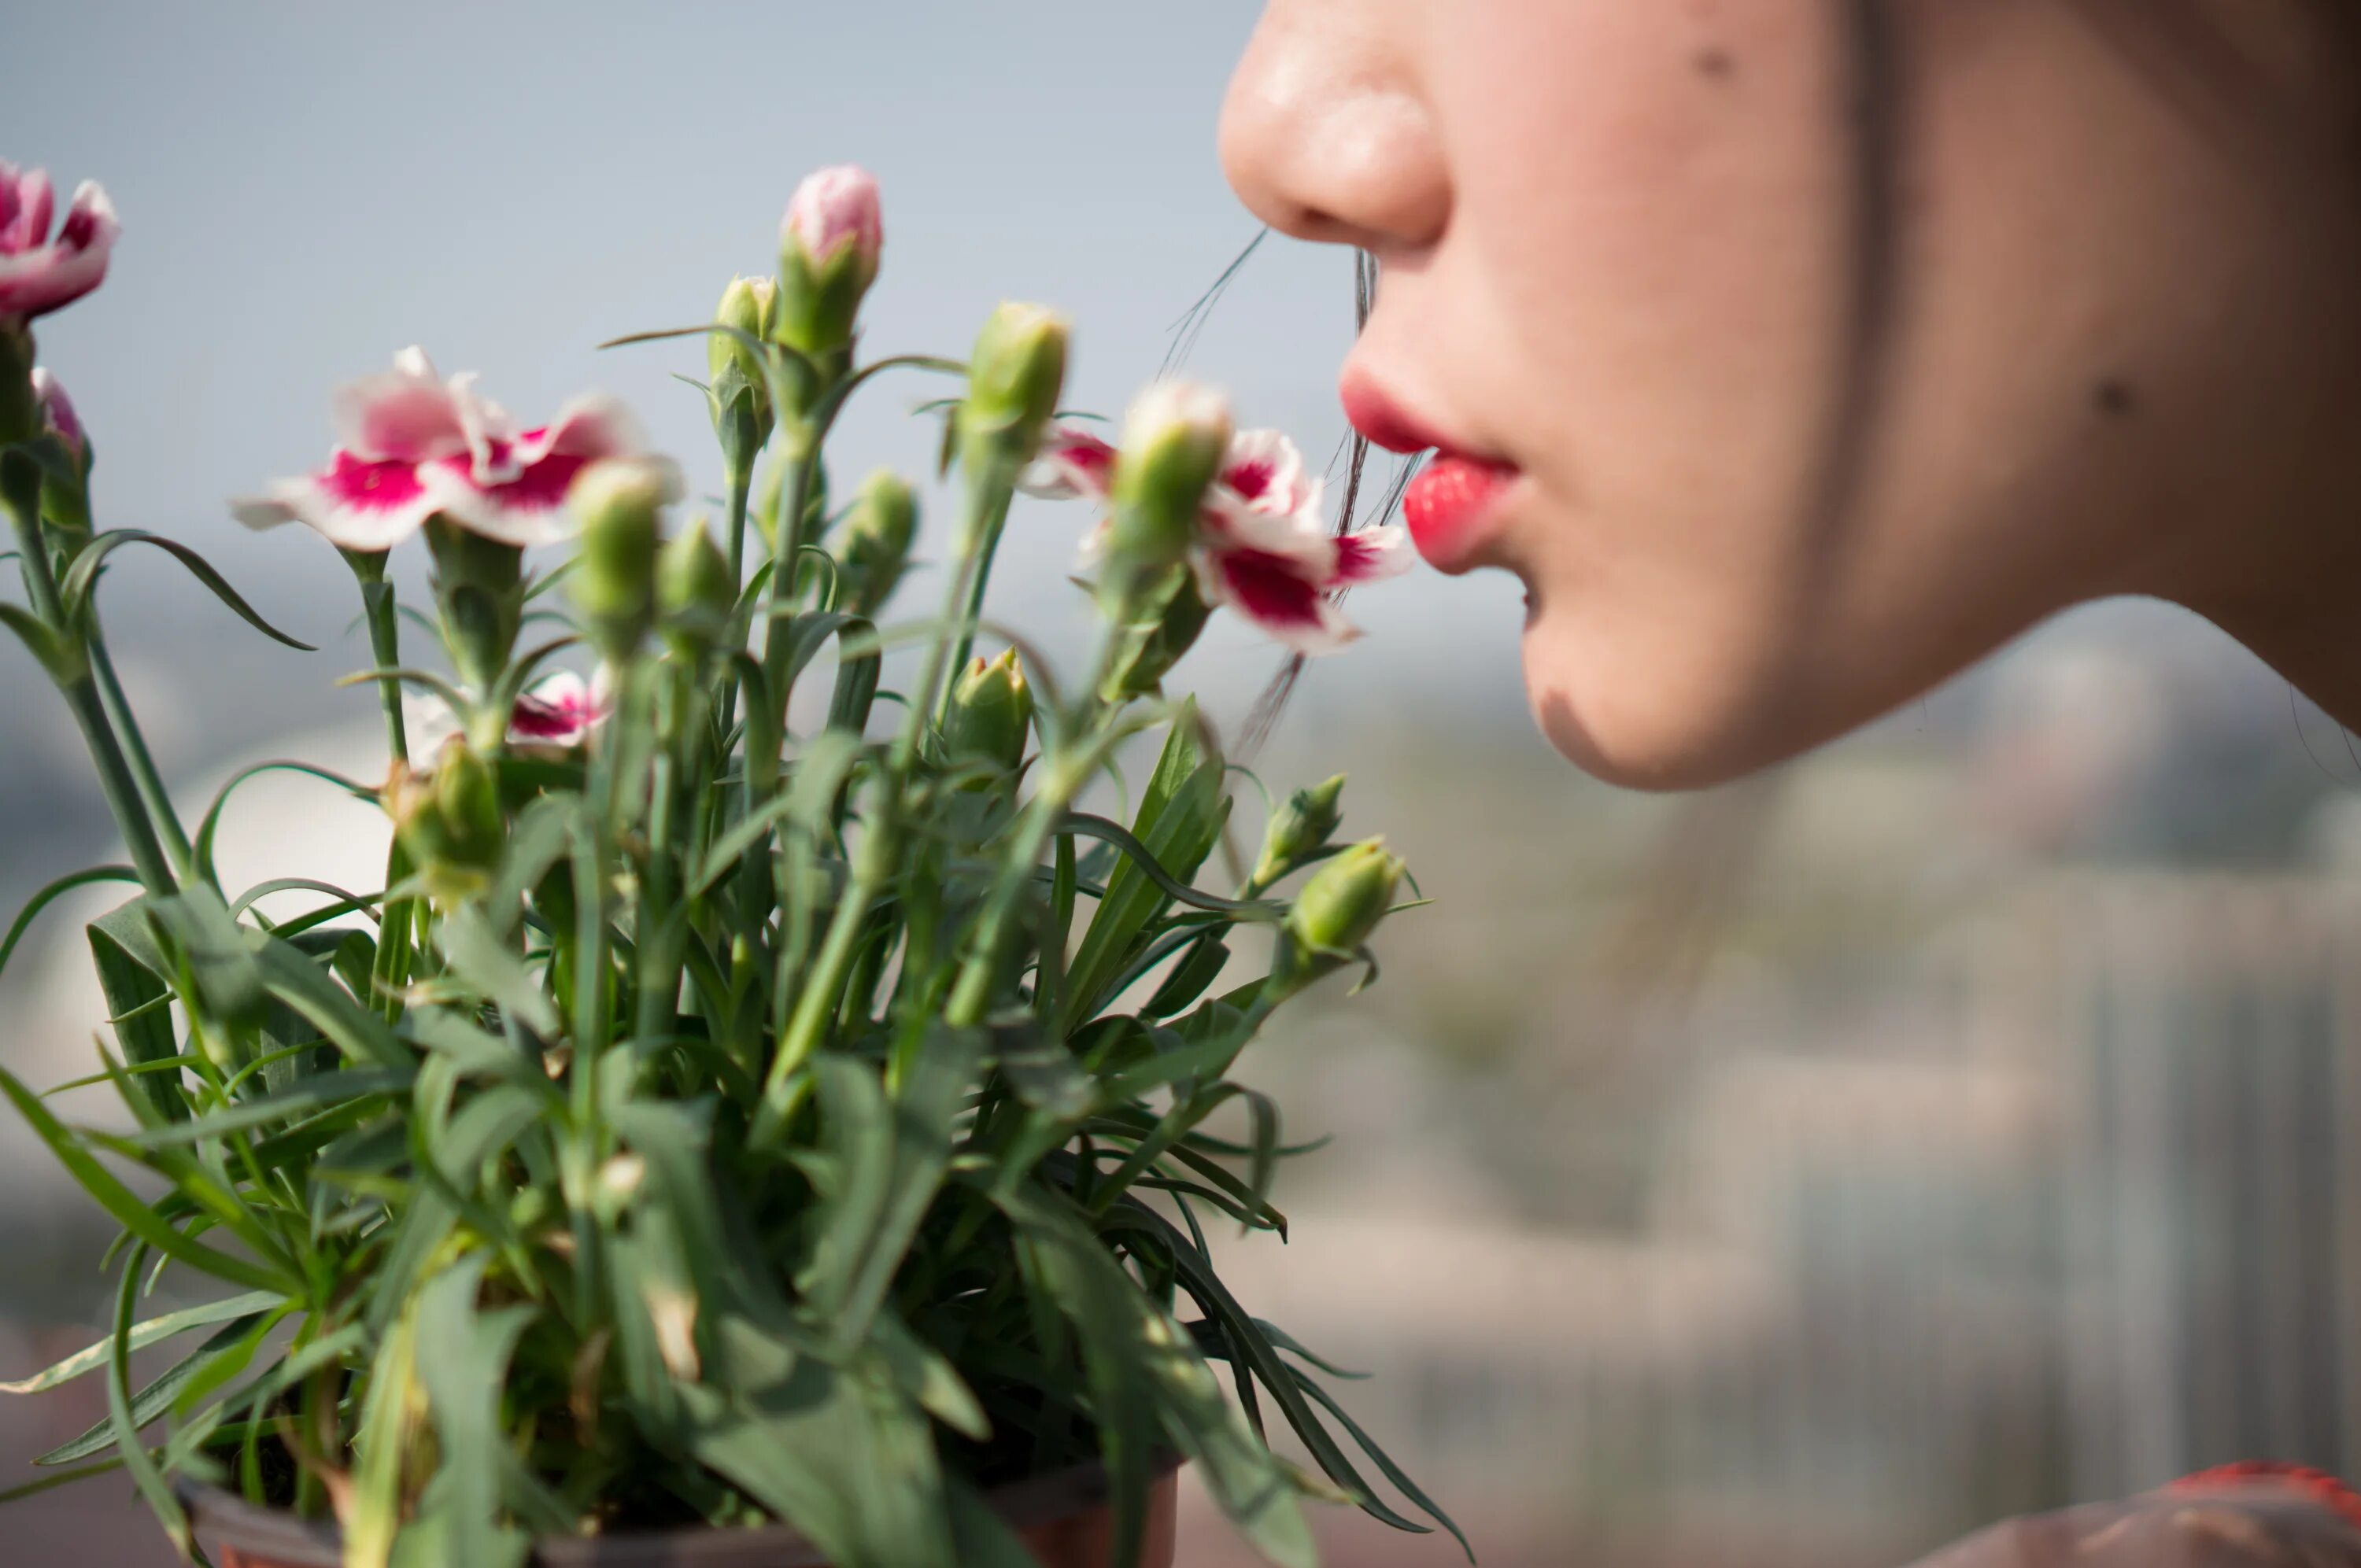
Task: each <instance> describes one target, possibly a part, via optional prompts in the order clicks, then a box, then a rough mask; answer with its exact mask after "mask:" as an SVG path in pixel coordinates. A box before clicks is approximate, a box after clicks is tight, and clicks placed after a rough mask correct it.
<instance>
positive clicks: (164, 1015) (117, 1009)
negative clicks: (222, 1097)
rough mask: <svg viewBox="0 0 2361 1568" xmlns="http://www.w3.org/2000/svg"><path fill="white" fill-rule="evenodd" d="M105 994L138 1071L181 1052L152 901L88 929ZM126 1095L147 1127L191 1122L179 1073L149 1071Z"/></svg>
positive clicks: (118, 1039) (139, 901) (137, 902)
mask: <svg viewBox="0 0 2361 1568" xmlns="http://www.w3.org/2000/svg"><path fill="white" fill-rule="evenodd" d="M83 934H84V935H85V936H86V937H87V938H89V941H90V956H91V961H92V963H93V966H94V967H95V968H96V969H97V970H98V986H99V990H100V991H101V992H103V993H104V995H105V997H106V1012H107V1016H108V1017H110V1018H111V1019H113V1020H114V1024H115V1044H116V1045H117V1046H118V1047H121V1048H122V1051H123V1058H124V1060H125V1061H126V1062H128V1063H130V1064H131V1065H132V1066H134V1067H139V1068H154V1067H156V1066H157V1064H159V1063H162V1062H167V1061H170V1060H172V1059H174V1058H177V1057H178V1056H179V1055H180V1054H181V1046H180V1041H179V1039H178V1038H177V1037H176V1036H174V1034H173V1032H172V1014H171V1012H170V1007H169V1006H168V1005H167V1004H168V1003H170V1000H171V995H172V987H171V984H170V970H169V969H168V967H167V964H166V960H165V958H164V953H163V949H162V948H159V947H158V946H157V945H156V937H155V933H154V932H153V931H151V930H150V929H149V928H148V901H147V900H146V899H145V898H136V899H134V900H132V901H131V902H130V903H129V904H126V905H123V906H121V907H120V908H118V909H115V910H112V911H110V912H108V913H107V914H105V915H102V916H99V917H98V918H97V919H96V920H93V921H92V922H91V923H90V925H89V926H87V927H84V928H83ZM133 1083H134V1087H133V1088H132V1089H131V1090H130V1091H129V1092H128V1094H127V1095H126V1099H127V1101H128V1103H129V1104H130V1106H131V1109H132V1112H133V1113H134V1114H136V1115H137V1116H138V1118H139V1120H140V1121H141V1123H142V1124H147V1125H155V1124H159V1123H170V1122H178V1121H185V1120H186V1119H187V1117H188V1114H189V1102H188V1095H187V1093H186V1091H183V1090H182V1088H181V1075H180V1074H179V1073H178V1072H165V1071H152V1072H143V1073H142V1074H140V1075H139V1077H138V1078H137V1079H136V1080H133Z"/></svg>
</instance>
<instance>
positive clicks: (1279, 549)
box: [1199, 479, 1336, 583]
mask: <svg viewBox="0 0 2361 1568" xmlns="http://www.w3.org/2000/svg"><path fill="white" fill-rule="evenodd" d="M1311 495H1312V503H1313V504H1312V506H1311V507H1308V508H1306V509H1304V510H1300V511H1291V512H1269V511H1264V510H1260V509H1259V508H1256V507H1249V506H1245V505H1242V504H1240V503H1239V502H1237V501H1236V500H1235V499H1225V498H1224V497H1222V496H1221V495H1219V494H1218V493H1217V494H1216V495H1215V496H1214V497H1213V498H1212V499H1211V501H1210V502H1209V504H1208V505H1207V506H1206V508H1205V511H1204V515H1203V516H1202V518H1201V519H1200V520H1199V532H1201V533H1202V535H1203V536H1204V539H1205V542H1206V543H1208V544H1209V545H1211V546H1213V547H1214V548H1217V549H1219V548H1229V547H1233V546H1245V547H1246V548H1249V549H1254V550H1260V551H1264V552H1267V553H1268V554H1273V555H1284V556H1287V557H1288V558H1289V559H1290V560H1292V561H1294V562H1295V563H1296V564H1297V569H1298V570H1299V571H1300V572H1301V573H1302V575H1303V576H1307V577H1310V578H1312V580H1313V581H1315V582H1323V583H1324V582H1327V581H1328V580H1329V579H1330V578H1332V577H1334V576H1335V575H1336V536H1335V535H1334V534H1333V533H1331V532H1328V525H1327V524H1326V523H1325V522H1323V521H1321V519H1320V513H1319V510H1318V502H1319V498H1320V488H1319V481H1318V480H1316V479H1315V480H1313V481H1312V491H1311Z"/></svg>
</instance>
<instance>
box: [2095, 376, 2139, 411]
mask: <svg viewBox="0 0 2361 1568" xmlns="http://www.w3.org/2000/svg"><path fill="white" fill-rule="evenodd" d="M2091 407H2092V408H2093V409H2095V410H2097V411H2099V412H2100V413H2101V414H2103V415H2104V416H2106V417H2107V418H2109V419H2128V418H2130V417H2131V415H2132V414H2133V413H2135V412H2136V411H2138V409H2139V389H2137V388H2136V387H2134V386H2133V385H2132V384H2131V383H2130V382H2129V381H2126V380H2125V379H2124V378H2122V377H2120V376H2106V377H2102V378H2100V379H2099V381H2098V382H2097V383H2096V384H2094V385H2093V386H2092V388H2091Z"/></svg>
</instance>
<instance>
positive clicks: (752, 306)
mask: <svg viewBox="0 0 2361 1568" xmlns="http://www.w3.org/2000/svg"><path fill="white" fill-rule="evenodd" d="M778 298H779V286H778V284H777V283H775V282H774V281H773V280H770V279H768V278H733V279H731V280H730V287H728V288H727V289H724V290H723V291H721V303H720V304H719V306H718V307H717V308H716V309H715V311H714V313H713V319H714V322H715V323H716V324H718V325H720V326H726V327H731V328H734V329H736V330H737V331H739V332H742V333H744V334H747V335H748V336H749V337H753V338H757V339H761V340H763V341H768V340H769V338H770V335H771V329H772V323H773V321H774V317H775V316H776V313H777V310H778ZM705 343H706V366H707V368H708V373H709V375H708V378H709V380H710V383H711V386H712V391H713V429H714V433H715V434H717V435H719V437H720V438H721V444H722V447H723V450H724V452H725V454H726V455H728V457H729V459H730V465H731V466H732V467H733V468H734V469H737V470H738V471H741V472H743V471H744V469H745V468H746V467H747V466H750V465H751V464H752V462H753V458H754V454H755V453H756V452H757V451H759V450H761V448H762V445H763V440H764V438H765V437H767V436H768V435H769V434H770V433H771V394H770V383H769V382H768V380H767V379H765V378H764V376H763V356H761V355H760V354H758V353H756V352H755V351H754V350H753V349H752V348H750V347H748V346H747V345H745V344H743V343H741V342H740V341H739V340H738V339H737V338H734V337H731V336H729V335H727V334H722V333H718V332H717V333H714V334H710V335H709V336H708V337H707V338H706V340H705Z"/></svg>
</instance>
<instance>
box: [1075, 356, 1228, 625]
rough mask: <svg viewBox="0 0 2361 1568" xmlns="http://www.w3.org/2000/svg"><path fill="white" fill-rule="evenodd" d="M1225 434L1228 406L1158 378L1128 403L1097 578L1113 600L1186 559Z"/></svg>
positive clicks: (1185, 384) (1202, 391)
mask: <svg viewBox="0 0 2361 1568" xmlns="http://www.w3.org/2000/svg"><path fill="white" fill-rule="evenodd" d="M1230 429H1231V426H1230V410H1229V404H1228V403H1227V402H1225V401H1224V400H1223V399H1222V397H1221V395H1220V394H1219V393H1217V392H1213V391H1210V390H1208V389H1205V388H1203V387H1199V386H1194V385H1191V383H1189V382H1185V381H1159V382H1157V383H1156V384H1155V385H1154V386H1151V387H1149V388H1148V389H1147V390H1146V391H1144V392H1142V393H1141V394H1140V395H1139V396H1138V397H1137V399H1136V400H1133V402H1132V405H1131V409H1130V411H1129V412H1128V414H1126V417H1125V420H1124V427H1123V440H1122V442H1121V444H1120V446H1119V448H1118V452H1119V455H1118V456H1117V457H1116V459H1115V488H1114V494H1113V497H1112V499H1113V502H1114V506H1113V510H1111V512H1110V514H1109V517H1108V527H1107V543H1106V570H1105V575H1104V579H1103V583H1104V588H1105V591H1106V592H1107V593H1108V595H1109V596H1110V597H1111V598H1113V599H1114V601H1115V603H1118V604H1120V603H1122V602H1123V601H1124V600H1125V599H1126V598H1128V597H1129V596H1130V595H1131V593H1132V592H1133V591H1134V590H1135V589H1136V587H1137V585H1138V584H1139V582H1140V581H1141V580H1142V578H1143V577H1145V576H1148V575H1149V574H1152V573H1155V572H1159V571H1161V570H1162V569H1164V568H1165V567H1167V566H1170V565H1174V564H1175V563H1177V562H1179V561H1180V559H1181V558H1182V557H1183V556H1184V555H1186V554H1188V550H1189V546H1190V544H1191V543H1192V542H1194V540H1195V539H1196V537H1197V529H1198V518H1199V515H1200V513H1201V512H1202V510H1203V507H1204V500H1205V492H1206V490H1207V489H1208V488H1211V487H1212V485H1213V478H1214V476H1215V475H1217V474H1219V473H1220V472H1221V468H1222V458H1223V455H1224V454H1225V453H1226V452H1227V451H1228V450H1229V446H1230Z"/></svg>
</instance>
